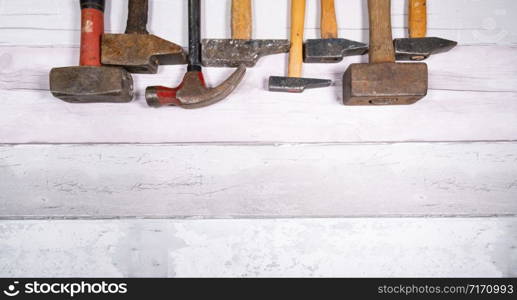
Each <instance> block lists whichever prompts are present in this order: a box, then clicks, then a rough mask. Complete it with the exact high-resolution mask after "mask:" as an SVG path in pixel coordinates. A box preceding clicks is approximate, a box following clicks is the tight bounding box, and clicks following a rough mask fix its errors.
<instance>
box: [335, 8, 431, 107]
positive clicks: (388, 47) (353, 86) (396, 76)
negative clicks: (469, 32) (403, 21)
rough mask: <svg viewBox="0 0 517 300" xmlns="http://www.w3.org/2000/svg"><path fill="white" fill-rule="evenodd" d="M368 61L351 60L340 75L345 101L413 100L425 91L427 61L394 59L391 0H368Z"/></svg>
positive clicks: (423, 94)
mask: <svg viewBox="0 0 517 300" xmlns="http://www.w3.org/2000/svg"><path fill="white" fill-rule="evenodd" d="M368 9H369V14H370V52H369V53H370V63H369V64H352V65H350V67H349V68H348V70H347V71H346V72H345V74H344V76H343V103H344V104H345V105H396V104H412V103H415V102H416V101H418V100H420V99H421V98H423V97H425V96H426V95H427V87H428V73H427V65H426V64H423V63H405V64H404V63H395V51H394V48H393V43H392V33H391V0H368Z"/></svg>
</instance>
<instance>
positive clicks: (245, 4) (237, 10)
mask: <svg viewBox="0 0 517 300" xmlns="http://www.w3.org/2000/svg"><path fill="white" fill-rule="evenodd" d="M251 34H252V8H251V0H232V38H233V39H239V40H251Z"/></svg>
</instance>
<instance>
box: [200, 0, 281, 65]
mask: <svg viewBox="0 0 517 300" xmlns="http://www.w3.org/2000/svg"><path fill="white" fill-rule="evenodd" d="M252 14H253V12H252V1H251V0H232V38H231V39H204V40H203V41H202V52H203V54H202V57H203V65H204V66H206V67H232V68H235V67H238V66H239V65H242V64H243V65H245V66H246V67H249V68H251V67H254V66H255V64H256V63H257V61H258V60H259V59H260V58H262V57H263V56H266V55H273V54H280V53H286V52H289V49H290V47H291V44H290V43H289V41H288V40H253V39H251V36H252V31H253V30H252Z"/></svg>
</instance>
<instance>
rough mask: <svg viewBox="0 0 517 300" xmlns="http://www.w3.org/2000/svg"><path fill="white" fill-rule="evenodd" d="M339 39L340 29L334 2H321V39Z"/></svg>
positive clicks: (330, 0) (326, 0)
mask: <svg viewBox="0 0 517 300" xmlns="http://www.w3.org/2000/svg"><path fill="white" fill-rule="evenodd" d="M337 37H338V27H337V20H336V6H335V4H334V0H321V38H322V39H335V38H337Z"/></svg>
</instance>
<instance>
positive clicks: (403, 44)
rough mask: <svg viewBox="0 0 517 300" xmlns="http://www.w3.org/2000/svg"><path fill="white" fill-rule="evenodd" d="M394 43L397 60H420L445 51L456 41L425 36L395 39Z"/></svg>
mask: <svg viewBox="0 0 517 300" xmlns="http://www.w3.org/2000/svg"><path fill="white" fill-rule="evenodd" d="M394 45H395V53H396V58H397V60H402V61H421V60H425V59H427V58H428V57H429V56H431V55H434V54H438V53H442V52H447V51H449V50H451V49H452V48H454V47H456V45H458V43H457V42H455V41H450V40H446V39H442V38H437V37H426V38H405V39H395V40H394Z"/></svg>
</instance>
